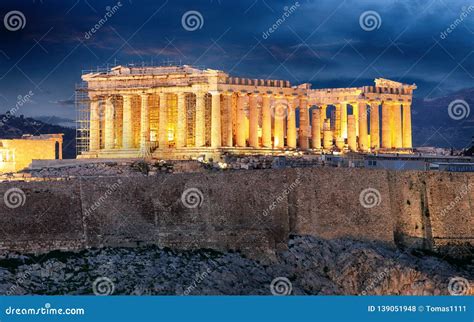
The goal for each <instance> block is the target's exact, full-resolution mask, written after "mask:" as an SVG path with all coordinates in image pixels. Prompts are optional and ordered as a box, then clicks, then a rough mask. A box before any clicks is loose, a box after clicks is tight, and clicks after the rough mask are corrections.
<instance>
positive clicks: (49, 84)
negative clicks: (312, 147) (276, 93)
mask: <svg viewBox="0 0 474 322" xmlns="http://www.w3.org/2000/svg"><path fill="white" fill-rule="evenodd" d="M12 11H17V12H19V13H21V14H18V13H16V14H17V16H16V17H11V16H12V15H13V14H10V16H9V15H8V14H9V13H11V12H12ZM0 14H1V17H2V24H0V75H1V76H0V107H1V111H0V112H5V111H7V110H10V109H11V108H13V107H14V106H15V104H16V102H17V97H18V96H19V95H22V96H24V95H26V94H28V93H29V91H32V93H33V94H34V95H33V96H32V101H31V102H30V103H28V104H24V106H22V108H21V113H22V114H25V115H28V116H39V115H56V116H61V117H68V118H73V117H74V105H73V100H74V86H75V84H76V83H79V82H80V76H81V72H82V70H87V69H95V68H97V66H100V67H106V66H107V65H109V66H112V65H114V64H128V63H135V64H142V62H145V63H151V62H153V63H154V64H162V63H166V64H169V63H174V62H176V63H181V64H189V65H196V66H198V67H207V68H214V69H222V70H224V71H226V72H228V73H229V74H231V75H235V76H242V77H248V78H270V79H288V80H290V81H291V82H292V83H293V84H299V83H305V82H309V83H312V86H313V88H324V87H350V86H362V85H371V84H372V83H373V79H374V78H376V77H385V78H390V79H393V80H396V81H401V82H405V83H410V84H411V83H416V84H417V85H418V90H417V93H416V95H418V96H419V97H424V98H428V99H429V98H433V97H438V96H443V95H446V94H448V93H449V92H452V91H456V90H459V89H463V88H468V87H473V84H474V83H473V77H474V59H473V58H474V52H473V50H474V49H473V47H474V46H473V41H472V39H473V33H474V7H473V4H472V3H469V1H462V0H460V1H457V0H456V1H454V0H450V1H447V0H434V1H416V0H414V1H390V0H387V1H355V0H352V1H349V0H347V1H331V0H324V1H306V0H301V1H269V0H267V1H262V0H250V1H225V0H220V1H217V0H214V1H211V0H204V1H158V0H143V1H138V0H122V1H120V2H117V1H102V0H95V1H91V0H90V1H86V0H77V1H76V0H74V1H60V0H55V1H52V0H43V1H40V0H36V1H33V0H28V1H21V2H19V1H13V0H3V1H2V9H1V12H0ZM7 18H8V19H7ZM14 18H18V19H17V21H15V20H14ZM186 18H187V19H186ZM15 22H18V23H19V25H18V24H15Z"/></svg>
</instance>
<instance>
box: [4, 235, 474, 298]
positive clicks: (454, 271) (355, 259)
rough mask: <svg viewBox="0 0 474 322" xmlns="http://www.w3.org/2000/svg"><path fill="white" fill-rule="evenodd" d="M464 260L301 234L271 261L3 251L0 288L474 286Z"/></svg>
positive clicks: (430, 291)
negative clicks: (32, 253) (24, 253)
mask: <svg viewBox="0 0 474 322" xmlns="http://www.w3.org/2000/svg"><path fill="white" fill-rule="evenodd" d="M473 268H474V266H473V261H472V258H471V259H468V260H467V261H465V262H464V263H462V264H459V263H458V264H457V265H455V264H453V263H448V262H447V261H445V260H443V259H439V258H435V257H431V256H428V255H424V254H421V253H418V254H412V253H410V250H407V251H401V250H395V249H392V248H389V247H386V246H384V245H382V244H380V243H379V244H375V243H367V242H360V241H353V240H341V239H339V240H332V241H328V240H323V239H317V238H314V237H307V236H305V237H302V236H297V237H294V238H292V239H291V240H290V242H289V248H288V250H287V251H284V252H281V253H279V254H278V256H277V259H276V260H275V261H274V262H272V263H261V262H257V261H254V260H250V259H247V258H244V257H242V256H241V255H240V254H238V253H218V252H213V251H209V250H199V251H192V252H191V251H188V252H176V251H172V250H169V249H159V248H156V247H141V248H104V249H100V250H88V251H84V252H81V253H59V252H55V253H50V254H47V255H44V256H42V257H29V256H23V255H14V254H8V255H5V256H3V257H2V258H1V259H0V294H2V295H3V294H10V295H15V294H94V293H95V294H102V295H108V294H123V295H127V294H131V295H148V294H170V295H209V294H217V295H221V294H238V295H248V294H257V295H271V294H277V295H287V294H293V295H308V294H314V295H332V294H351V295H365V294H367V295H372V294H377V295H380V294H384V295H411V294H413V295H439V294H453V295H454V294H473V290H472V287H470V285H472V283H473V281H474V269H473Z"/></svg>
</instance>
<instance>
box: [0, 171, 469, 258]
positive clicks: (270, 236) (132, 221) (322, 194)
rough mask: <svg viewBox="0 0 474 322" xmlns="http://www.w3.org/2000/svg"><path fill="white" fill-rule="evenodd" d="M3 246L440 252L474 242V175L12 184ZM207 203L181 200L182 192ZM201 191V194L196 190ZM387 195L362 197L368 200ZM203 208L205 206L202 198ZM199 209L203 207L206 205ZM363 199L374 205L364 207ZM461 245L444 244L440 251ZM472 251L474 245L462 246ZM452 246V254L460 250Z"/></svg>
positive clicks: (253, 174) (3, 210) (0, 213)
mask: <svg viewBox="0 0 474 322" xmlns="http://www.w3.org/2000/svg"><path fill="white" fill-rule="evenodd" d="M11 188H19V189H21V190H22V191H23V192H24V194H25V199H24V204H23V205H22V206H21V205H20V206H18V207H16V208H10V207H7V205H6V204H5V202H4V201H1V202H0V250H3V251H20V252H39V253H41V252H46V251H50V250H54V249H62V250H80V249H84V248H88V247H101V246H135V245H143V244H156V245H159V246H162V247H171V248H177V249H195V248H210V249H215V250H220V251H227V250H231V249H232V250H239V251H242V252H243V253H245V254H247V255H250V256H256V257H267V258H271V257H272V255H273V254H274V252H275V250H277V249H282V248H285V247H286V243H287V241H288V237H289V236H290V235H291V234H308V235H314V236H318V237H322V238H328V239H331V238H340V237H348V238H354V239H358V240H374V241H378V242H383V243H387V244H388V245H392V246H395V245H398V246H401V247H407V248H414V249H428V250H433V251H439V250H440V246H443V245H446V244H448V243H450V244H455V245H457V246H458V247H457V248H453V249H463V245H464V246H469V245H470V247H471V249H472V246H473V245H474V239H473V237H474V233H473V227H474V225H473V209H474V208H473V205H474V174H468V173H441V172H440V173H438V172H420V171H409V172H391V171H379V170H364V169H348V168H300V169H283V170H253V171H231V172H214V173H182V174H163V175H157V176H153V177H143V178H132V177H112V178H82V179H74V180H69V181H51V182H5V183H1V184H0V193H1V194H2V195H4V194H5V193H6V192H7V190H8V189H11ZM187 189H194V190H188V191H197V190H198V191H200V192H201V193H202V199H200V196H199V195H198V198H197V199H189V200H188V201H186V202H188V203H189V202H190V203H191V206H195V207H194V208H193V207H189V204H188V205H187V206H188V207H186V206H185V203H183V199H182V196H183V192H184V191H186V190H187ZM196 189H197V190H196ZM365 189H372V190H371V191H374V189H375V190H376V191H377V192H378V193H379V195H377V193H376V194H375V195H374V194H372V195H371V197H375V201H374V199H373V198H372V199H370V198H367V200H364V201H361V192H362V191H363V190H365ZM196 200H197V201H196ZM196 202H197V203H196ZM362 203H364V205H365V206H363V205H362ZM446 249H451V248H442V249H441V250H442V251H445V250H446ZM464 249H466V247H464ZM451 250H452V249H451Z"/></svg>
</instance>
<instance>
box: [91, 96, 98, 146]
mask: <svg viewBox="0 0 474 322" xmlns="http://www.w3.org/2000/svg"><path fill="white" fill-rule="evenodd" d="M99 104H100V102H99V100H98V98H97V97H93V98H91V103H90V109H91V110H90V130H89V151H97V150H99V149H100V136H99V135H100V111H99V108H100V107H99Z"/></svg>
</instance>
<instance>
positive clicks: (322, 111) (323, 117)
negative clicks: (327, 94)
mask: <svg viewBox="0 0 474 322" xmlns="http://www.w3.org/2000/svg"><path fill="white" fill-rule="evenodd" d="M327 108H328V106H327V105H326V104H322V105H321V107H320V114H321V116H320V118H319V119H320V121H321V122H320V123H321V125H320V126H321V127H320V128H321V134H322V133H323V131H324V121H325V120H326V119H327V116H326V114H327Z"/></svg>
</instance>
